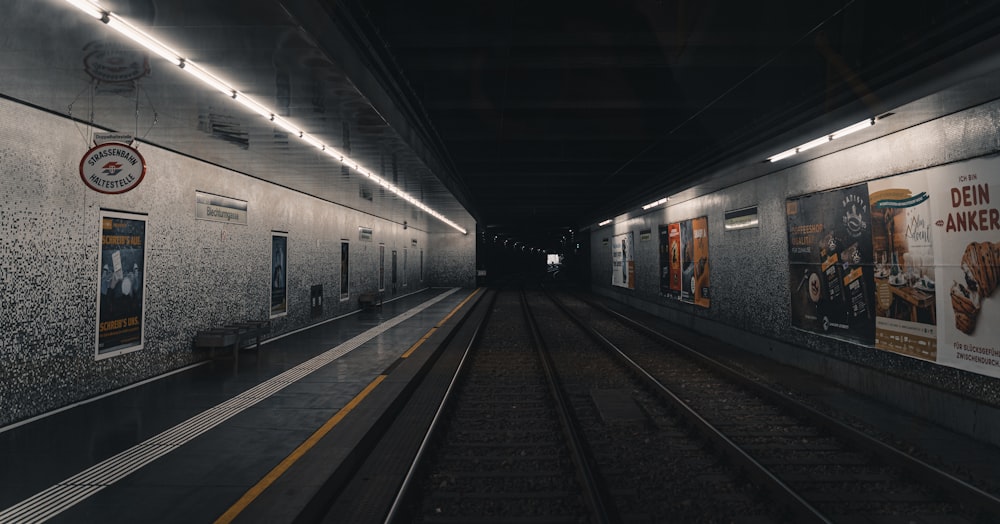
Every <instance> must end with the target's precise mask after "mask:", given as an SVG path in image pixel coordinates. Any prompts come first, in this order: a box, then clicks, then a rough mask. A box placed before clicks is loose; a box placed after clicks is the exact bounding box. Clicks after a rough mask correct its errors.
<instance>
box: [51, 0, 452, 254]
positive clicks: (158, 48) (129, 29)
mask: <svg viewBox="0 0 1000 524" xmlns="http://www.w3.org/2000/svg"><path fill="white" fill-rule="evenodd" d="M66 2H68V3H69V4H71V5H73V6H74V7H76V8H78V9H80V10H81V11H83V12H84V13H87V14H88V15H90V16H91V17H93V18H95V19H97V20H100V21H102V22H104V24H105V25H107V26H108V27H110V28H112V29H114V30H115V31H118V32H119V33H121V34H122V35H124V36H126V37H127V38H129V39H130V40H132V41H133V42H135V43H137V44H139V45H141V46H143V47H144V48H146V49H148V50H149V51H151V52H153V53H155V54H157V55H158V56H160V57H162V58H163V59H164V60H166V61H168V62H170V63H171V64H173V65H175V66H178V67H180V68H181V69H183V70H184V71H187V72H188V73H190V74H191V76H193V77H195V78H197V79H198V80H200V81H202V82H203V83H205V84H206V85H208V86H210V87H212V88H213V89H216V90H217V91H219V92H221V93H222V94H224V95H226V96H228V97H230V98H232V99H233V100H235V101H237V102H239V103H240V104H242V105H243V106H244V107H246V108H247V109H249V110H250V111H253V112H254V113H257V114H258V115H260V116H262V117H264V118H267V119H268V120H270V121H271V122H273V123H274V124H275V125H277V126H278V127H280V128H282V129H284V130H285V131H287V132H288V133H290V134H292V135H294V136H297V137H299V138H300V139H302V141H303V142H305V143H306V144H309V145H311V146H313V147H315V148H316V149H319V150H320V151H322V152H323V153H326V154H327V155H328V156H330V157H331V158H333V159H334V160H336V161H338V162H340V163H342V164H343V165H346V166H347V167H349V168H351V169H354V170H355V171H356V172H358V173H360V174H362V175H364V176H365V177H367V178H368V179H369V180H371V181H372V182H373V183H377V184H378V185H380V186H382V187H384V188H385V189H387V190H389V191H391V192H392V193H394V194H395V195H396V196H398V197H399V198H402V199H403V200H405V201H407V202H409V203H410V204H413V205H414V206H416V207H418V208H419V209H421V210H423V211H424V212H426V213H428V214H429V215H431V216H432V217H434V218H436V219H438V220H440V221H441V222H444V223H445V224H448V225H449V226H451V227H452V228H454V229H455V230H457V231H459V232H461V233H462V234H463V235H464V234H467V233H468V231H467V230H466V229H465V228H463V227H462V226H460V225H458V224H457V223H455V222H454V221H452V220H450V219H448V218H447V217H445V216H444V215H442V214H441V213H438V212H437V211H435V210H433V209H431V208H430V207H428V206H427V205H426V204H424V203H423V202H420V201H419V200H417V199H416V198H414V197H413V196H412V195H410V194H409V193H407V192H405V191H403V190H402V189H401V188H400V187H398V186H396V185H395V184H392V183H390V182H389V181H387V180H385V179H384V178H382V177H380V176H378V175H376V174H375V173H373V172H372V171H371V170H370V169H368V168H366V167H364V166H362V165H361V164H359V163H358V162H357V161H356V160H354V159H352V158H350V157H348V156H347V155H345V154H344V153H343V152H341V151H339V150H337V149H336V148H334V147H330V146H327V145H326V144H324V143H323V142H322V141H320V140H319V139H318V138H316V137H314V136H312V135H310V134H309V133H306V132H305V131H303V130H302V129H301V128H299V127H298V126H296V125H295V124H293V123H292V122H289V121H288V120H286V119H284V118H282V117H280V116H278V115H277V114H275V112H274V111H272V110H271V109H269V108H267V107H266V106H264V105H262V104H260V103H259V102H257V101H256V100H254V99H253V98H252V97H250V96H248V95H246V94H245V93H243V92H242V91H240V90H238V89H236V88H234V87H232V86H231V85H230V84H229V83H228V82H225V81H223V80H221V79H219V78H218V77H217V76H215V75H214V74H212V73H210V72H209V71H208V70H207V69H205V68H203V67H201V66H199V65H197V64H196V63H194V62H192V61H191V60H189V59H187V58H185V57H184V56H182V55H181V54H180V53H178V52H177V51H175V50H174V49H172V48H171V47H170V46H167V45H166V44H164V43H163V42H160V41H159V40H157V39H156V38H154V37H153V36H151V35H149V34H148V33H146V32H145V31H142V30H141V29H139V28H138V27H136V26H135V25H133V24H131V23H129V22H127V21H125V20H124V19H122V18H121V17H120V16H118V15H117V14H115V13H112V12H110V11H106V10H104V9H103V8H102V7H101V6H100V4H99V3H98V2H97V1H96V0H66Z"/></svg>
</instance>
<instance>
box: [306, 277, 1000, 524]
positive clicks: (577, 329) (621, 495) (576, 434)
mask: <svg viewBox="0 0 1000 524" xmlns="http://www.w3.org/2000/svg"><path fill="white" fill-rule="evenodd" d="M491 293H492V292H491ZM491 297H492V298H491V301H490V302H489V303H488V306H487V307H488V310H487V311H489V313H488V314H485V315H477V317H479V316H482V317H484V318H483V320H482V324H479V325H478V327H477V328H475V335H472V336H471V337H470V338H471V341H468V340H469V339H468V338H466V339H463V340H464V341H463V342H462V343H461V345H462V347H461V348H455V349H454V350H448V351H447V352H446V353H445V355H451V356H447V357H444V356H442V359H441V360H442V362H444V361H450V362H452V364H449V365H448V366H447V370H446V371H442V372H441V373H439V372H437V371H432V372H431V373H430V374H429V376H433V375H439V376H440V377H442V378H445V377H447V378H446V379H445V380H444V383H449V381H450V385H448V386H447V392H446V393H443V397H444V399H443V400H441V396H442V395H441V394H435V395H430V396H428V397H427V398H428V399H431V398H433V399H436V400H433V401H432V403H431V404H430V405H427V404H425V403H422V402H418V403H417V405H423V406H424V407H423V408H421V410H422V411H423V412H425V413H435V411H434V410H435V406H438V404H440V406H438V407H436V414H435V415H433V419H434V420H433V421H432V422H429V423H421V424H420V425H421V427H424V428H429V429H428V430H427V434H426V435H423V433H422V432H420V434H419V435H416V434H415V435H403V436H402V437H398V436H397V437H392V438H388V439H387V440H386V439H384V440H386V442H387V447H386V448H384V451H375V452H374V456H382V457H389V456H395V454H394V453H395V452H393V451H392V450H394V449H399V448H400V444H399V442H401V441H403V440H407V439H409V440H411V441H415V443H414V444H412V448H413V449H414V450H415V451H414V452H413V454H412V455H408V456H415V458H414V463H413V465H412V466H409V472H408V473H406V474H405V476H406V478H405V479H404V480H400V481H399V484H400V485H401V487H400V488H399V489H398V492H396V491H393V490H392V489H391V488H389V489H388V490H383V491H388V492H391V493H392V494H390V495H388V500H387V501H386V502H376V501H378V500H383V499H379V498H376V497H374V496H369V495H366V494H365V493H364V491H363V490H362V491H350V490H347V491H344V492H343V493H345V494H346V495H340V496H339V499H343V500H349V501H353V502H351V504H353V506H355V507H356V513H351V514H348V513H344V512H341V510H340V509H337V508H341V507H347V506H349V505H350V504H349V505H341V504H340V503H339V502H338V503H336V504H335V505H333V506H331V507H332V508H333V509H332V510H330V511H329V512H328V513H327V514H326V517H325V518H324V519H323V521H324V522H340V521H344V519H345V518H347V519H349V520H351V521H358V522H361V521H364V522H383V521H384V522H394V523H395V522H425V523H458V522H484V523H491V522H492V523H535V522H538V523H541V522H546V523H548V522H612V523H616V522H627V523H633V522H635V523H638V522H643V523H647V522H744V523H754V524H764V523H771V522H796V523H798V522H852V523H853V522H872V523H896V522H914V523H929V522H934V523H942V524H943V523H949V524H958V523H966V522H996V521H998V519H997V518H996V517H997V515H1000V509H998V508H1000V501H997V499H996V498H994V497H992V496H991V495H989V494H988V493H985V492H983V491H982V490H979V489H977V488H975V487H973V486H970V485H968V484H965V483H964V482H962V481H961V480H958V479H955V478H953V477H950V476H948V475H945V474H944V473H943V472H941V471H938V470H936V469H935V468H933V467H930V466H928V465H926V464H923V463H921V462H920V461H919V460H916V459H914V458H913V457H909V456H908V455H907V454H906V453H902V452H900V451H897V450H895V449H893V448H891V447H889V446H887V445H885V444H882V443H881V442H878V441H875V440H874V439H871V438H870V437H868V436H866V435H864V434H861V433H859V432H858V431H856V430H854V429H852V428H850V427H848V426H846V425H844V424H841V423H839V422H837V421H834V420H832V419H830V418H829V417H827V416H825V415H823V414H821V413H819V412H817V411H816V410H814V409H812V408H810V407H808V406H804V405H802V404H801V403H798V402H797V401H795V400H794V399H792V398H789V397H787V396H786V395H784V394H782V393H779V392H777V391H775V390H771V389H769V388H768V387H766V386H762V385H761V384H759V383H757V382H756V381H754V380H752V379H749V378H745V377H742V376H741V375H740V374H739V373H737V372H735V371H733V370H732V369H729V368H726V367H725V366H722V365H720V364H718V363H716V362H713V361H711V360H710V359H708V358H707V357H704V356H700V355H698V354H697V352H694V351H693V349H692V348H690V347H686V346H683V344H678V343H676V342H675V341H671V340H669V339H667V338H666V337H664V336H663V335H661V334H659V333H656V332H653V331H651V330H649V329H647V328H645V327H643V326H641V325H638V324H636V323H634V322H632V321H630V320H628V319H625V318H623V317H620V316H616V314H614V312H612V311H610V310H607V309H605V308H601V307H598V306H596V305H593V304H590V303H587V302H585V301H583V300H580V299H578V298H576V297H575V296H571V295H566V294H562V295H560V296H559V297H558V300H553V299H551V298H550V297H549V296H547V295H546V294H544V293H541V292H533V293H530V294H528V295H527V298H526V300H525V299H523V298H521V297H520V296H519V295H518V294H517V293H513V292H509V291H507V292H496V293H492V294H491ZM485 300H486V298H484V301H485ZM529 304H530V306H529ZM477 310H478V309H477ZM479 311H481V310H479ZM469 331H472V329H471V327H470V329H469ZM466 341H467V342H466ZM466 344H468V345H466ZM439 387H440V389H441V390H442V391H443V390H444V389H445V387H444V386H439ZM418 396H419V395H418V394H417V393H416V392H415V393H414V394H413V395H412V398H417V397H418ZM402 418H406V417H402ZM429 418H430V414H428V415H427V419H429ZM427 419H424V420H427ZM403 427H407V426H406V425H404V426H403ZM404 433H405V431H404ZM411 433H412V431H411ZM418 443H419V444H418ZM380 446H381V444H380ZM418 447H419V451H417V450H416V449H417V448H418ZM379 449H381V448H379ZM379 464H381V465H379ZM391 465H392V464H391V463H386V462H384V461H383V462H382V463H374V464H372V466H370V467H364V468H362V469H361V470H359V471H360V472H361V473H359V474H358V475H356V478H358V479H360V481H358V482H357V484H361V485H364V484H368V485H369V487H371V483H369V482H367V480H366V479H369V478H372V479H373V478H376V477H378V476H380V475H383V473H384V472H385V471H387V469H388V468H389V466H391ZM398 466H399V467H400V469H402V470H404V471H405V470H406V468H407V465H406V464H405V463H404V464H398ZM393 467H395V466H393ZM366 471H367V473H365V472H366ZM402 475H403V474H402V473H400V476H402ZM385 478H388V477H385ZM353 482H354V481H352V483H353ZM386 482H387V481H382V482H379V483H377V485H381V486H382V487H383V488H384V487H385V485H386ZM394 482H395V481H388V483H394ZM365 489H367V488H365ZM345 497H346V498H345ZM392 497H395V501H394V502H392V503H391V504H390V502H389V501H391V500H392ZM362 501H363V502H362ZM383 504H384V506H383ZM390 505H391V509H388V510H387V511H386V513H383V512H382V511H383V509H382V508H385V507H388V506H390ZM376 507H378V508H379V510H378V511H373V510H374V508H376ZM366 508H367V510H366ZM347 515H351V516H350V517H348V516H347ZM355 516H356V517H358V518H357V519H355ZM383 516H384V518H383Z"/></svg>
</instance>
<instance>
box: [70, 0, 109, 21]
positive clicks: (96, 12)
mask: <svg viewBox="0 0 1000 524" xmlns="http://www.w3.org/2000/svg"><path fill="white" fill-rule="evenodd" d="M66 1H67V2H69V3H70V4H72V5H73V7H75V8H77V9H79V10H81V11H83V12H84V13H87V14H88V15H90V16H92V17H94V18H96V19H98V20H100V19H101V18H104V11H103V10H102V9H101V6H99V5H96V4H94V3H93V2H88V1H87V0H66Z"/></svg>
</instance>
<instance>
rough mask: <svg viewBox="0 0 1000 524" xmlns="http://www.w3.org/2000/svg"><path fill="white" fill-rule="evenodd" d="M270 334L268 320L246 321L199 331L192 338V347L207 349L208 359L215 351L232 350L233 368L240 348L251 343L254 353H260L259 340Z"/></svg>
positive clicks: (237, 359) (237, 361)
mask: <svg viewBox="0 0 1000 524" xmlns="http://www.w3.org/2000/svg"><path fill="white" fill-rule="evenodd" d="M270 332H271V321H270V320H248V321H245V322H237V323H235V324H227V325H225V326H221V327H214V328H211V329H205V330H202V331H199V332H198V334H197V335H195V337H194V346H195V347H196V348H199V349H207V350H208V351H209V353H208V355H209V358H214V357H215V350H217V349H220V350H225V349H228V348H232V351H233V362H234V364H233V365H234V366H235V365H237V364H238V363H239V358H240V347H242V346H244V345H248V346H249V342H251V341H253V347H254V351H257V352H259V351H260V338H261V336H262V335H266V334H267V333H270Z"/></svg>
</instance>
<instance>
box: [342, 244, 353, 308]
mask: <svg viewBox="0 0 1000 524" xmlns="http://www.w3.org/2000/svg"><path fill="white" fill-rule="evenodd" d="M350 248H351V243H350V242H348V241H346V240H341V241H340V300H342V301H343V300H347V299H349V298H350V297H351V290H350V288H349V287H348V286H349V284H350V282H351V278H350V275H351V266H350V264H351V251H350Z"/></svg>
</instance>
